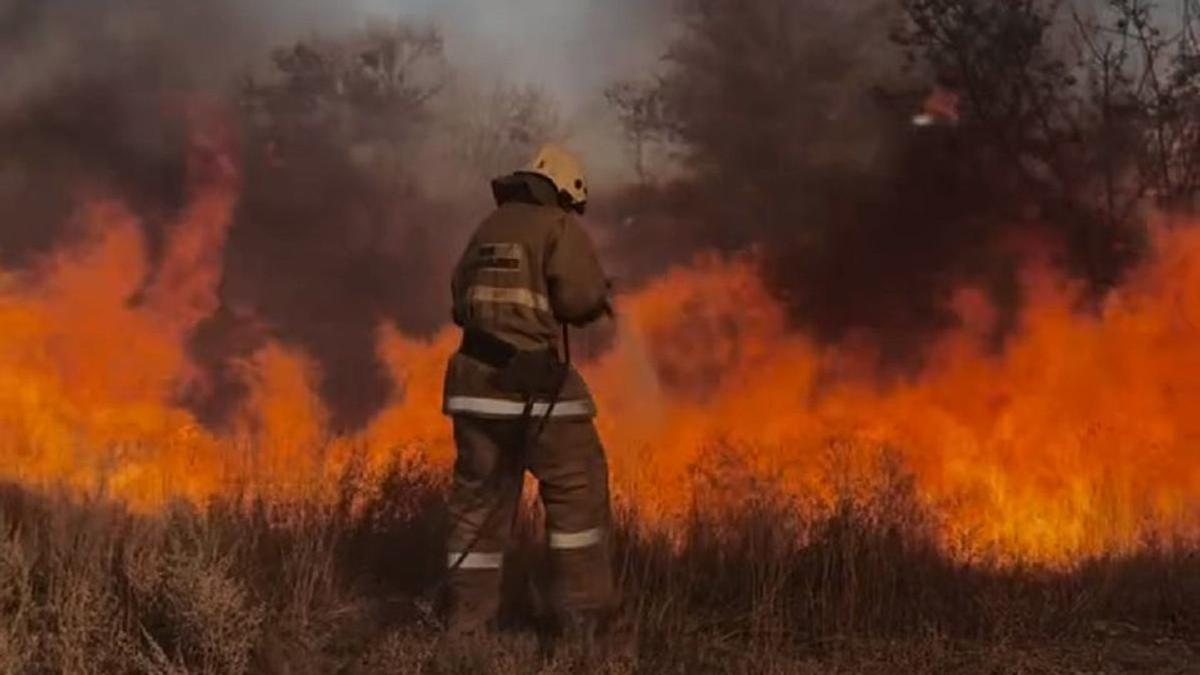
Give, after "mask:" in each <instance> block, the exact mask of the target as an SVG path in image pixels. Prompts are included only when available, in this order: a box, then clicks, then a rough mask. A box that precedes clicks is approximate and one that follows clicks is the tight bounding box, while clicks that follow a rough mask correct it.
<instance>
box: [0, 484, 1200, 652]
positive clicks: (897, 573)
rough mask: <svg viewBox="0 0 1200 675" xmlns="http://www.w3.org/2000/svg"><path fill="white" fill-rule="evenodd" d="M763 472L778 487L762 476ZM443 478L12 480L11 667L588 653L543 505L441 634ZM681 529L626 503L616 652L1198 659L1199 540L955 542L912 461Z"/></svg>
mask: <svg viewBox="0 0 1200 675" xmlns="http://www.w3.org/2000/svg"><path fill="white" fill-rule="evenodd" d="M760 487H761V486H760ZM442 488H443V485H442V483H441V481H440V478H438V477H436V476H431V475H429V474H427V473H425V472H424V471H422V470H420V469H414V468H412V467H407V468H399V469H397V470H396V471H394V472H393V473H392V474H391V475H390V476H389V478H388V479H387V480H386V481H385V482H384V483H383V485H382V486H381V487H378V488H372V489H368V488H366V487H364V486H363V485H362V484H361V483H360V482H358V481H355V480H353V479H349V478H348V479H347V480H346V481H345V483H344V484H343V485H342V490H341V492H342V497H343V498H342V501H341V502H340V503H338V504H333V505H329V506H323V507H317V506H314V505H311V504H294V505H267V504H263V503H260V502H253V501H249V500H230V501H228V502H222V503H216V504H212V505H211V506H209V507H208V508H207V509H204V510H197V509H194V508H191V507H188V506H186V505H173V506H171V507H170V508H168V509H166V510H165V512H164V513H163V514H161V515H160V516H155V517H138V516H134V515H132V514H129V513H127V512H125V511H124V510H122V509H121V508H120V507H119V506H117V505H114V504H111V503H104V502H100V501H81V500H79V499H77V498H68V497H66V496H62V495H46V494H33V493H30V492H29V491H26V490H23V489H19V488H15V487H11V488H7V489H4V490H3V491H2V492H0V675H9V674H14V675H15V674H26V673H30V674H32V673H147V674H150V673H154V674H163V675H166V674H183V673H197V674H199V673H204V674H213V675H217V674H227V673H228V674H232V673H295V674H299V673H354V674H363V675H370V674H375V673H418V672H424V671H423V668H424V666H425V664H426V663H427V661H428V660H429V658H430V656H431V655H432V654H433V653H434V651H435V650H448V649H455V650H457V652H458V656H460V657H461V658H460V659H459V661H458V670H457V671H456V672H464V673H465V672H497V673H557V672H562V673H567V672H578V671H579V669H580V666H579V663H578V658H579V655H578V654H577V653H576V652H575V651H574V649H573V648H572V647H571V646H569V645H568V646H567V647H565V648H564V649H562V650H560V651H559V652H558V653H557V655H556V656H555V657H554V658H552V659H549V660H547V659H543V658H542V657H541V656H540V655H539V650H538V644H537V640H536V636H535V628H534V627H535V626H537V625H538V624H539V617H538V614H539V610H538V606H539V603H538V602H537V600H536V598H537V597H538V593H537V592H536V591H537V584H536V583H533V581H532V579H535V578H537V575H536V573H534V572H533V571H535V570H537V569H538V568H539V567H540V565H541V564H542V560H541V559H540V554H539V550H540V549H539V548H538V546H537V545H536V542H535V541H534V540H535V538H536V537H535V534H533V533H535V532H536V531H537V527H536V523H534V522H527V523H525V524H524V525H525V526H524V527H523V528H522V529H523V531H524V537H523V541H522V544H521V546H520V547H519V549H518V550H516V551H514V553H513V556H512V559H513V560H512V563H513V564H512V565H510V573H509V575H508V578H507V583H506V585H507V588H508V602H507V609H506V611H505V614H504V617H503V622H502V624H503V625H502V630H501V631H499V632H498V633H497V634H496V635H495V636H492V637H489V638H486V639H484V642H483V643H480V644H468V645H463V644H459V645H444V644H440V643H439V642H438V631H437V627H436V621H435V620H434V618H433V617H432V615H430V614H429V613H428V612H427V611H426V609H427V604H426V600H428V594H427V592H426V591H427V589H429V588H431V587H433V586H435V585H436V583H437V581H438V578H439V566H440V564H441V561H442V560H443V558H442V550H443V548H442V546H443V544H442V537H443V529H444V522H445V521H444V516H443V513H442V501H441V499H442V498H441V495H442V493H443V492H442ZM748 494H754V495H755V498H753V499H747V500H743V501H741V502H740V503H739V504H738V505H737V506H736V507H732V508H726V509H723V510H707V511H704V512H700V511H697V512H696V513H695V514H694V515H693V517H692V519H691V521H690V522H689V523H688V524H687V525H686V526H685V527H684V528H683V529H682V531H680V532H677V533H676V535H677V536H676V538H675V539H674V540H668V538H666V537H665V536H663V535H662V534H660V533H654V532H646V531H645V530H644V529H642V528H638V527H636V526H635V524H636V523H637V522H638V519H637V516H636V514H635V513H632V512H629V511H625V512H623V513H621V514H620V518H619V521H620V523H621V525H620V527H619V530H618V532H617V547H618V551H617V552H618V555H617V572H618V573H619V575H620V579H621V587H622V589H623V595H624V602H623V606H622V609H621V611H620V613H619V615H618V616H617V617H616V619H615V620H614V623H613V626H612V629H611V630H610V631H609V635H608V637H607V638H606V640H605V645H606V647H607V648H606V650H605V656H604V658H603V659H602V662H601V663H598V664H595V666H594V668H593V670H594V671H595V672H607V673H881V674H882V673H893V672H912V673H945V672H956V673H1014V674H1016V673H1117V672H1154V673H1191V672H1200V655H1198V654H1197V650H1200V552H1197V551H1195V550H1188V549H1184V548H1180V547H1168V546H1161V547H1157V548H1154V547H1151V548H1147V549H1146V550H1145V551H1144V552H1143V553H1140V554H1138V555H1135V556H1131V557H1125V558H1120V559H1106V560H1094V561H1090V562H1089V563H1087V564H1085V565H1082V566H1081V567H1080V568H1079V569H1077V570H1075V571H1073V572H1070V573H1053V572H1049V571H1046V570H1038V569H1021V570H1011V569H1010V570H1006V571H998V570H990V569H981V568H978V567H967V566H962V565H958V564H955V563H953V562H951V561H950V560H948V559H947V558H945V557H944V556H942V555H941V554H940V553H939V551H938V549H937V548H936V547H935V546H934V545H933V543H932V539H931V537H930V536H928V527H927V522H928V521H927V519H926V518H925V517H924V516H923V515H922V514H921V513H920V511H919V509H917V508H916V507H914V506H913V503H914V502H913V500H912V499H911V497H910V496H909V494H908V491H907V488H906V487H905V484H904V482H903V481H894V482H893V484H890V485H889V486H886V487H885V488H881V489H880V490H878V494H877V495H876V496H875V497H873V498H871V499H868V500H865V501H864V500H855V501H854V502H851V501H847V502H846V503H845V504H843V505H842V506H841V508H839V509H838V510H836V512H835V513H833V514H832V515H829V516H827V517H824V518H822V519H820V520H819V521H816V522H813V521H812V519H811V518H806V517H805V515H804V514H802V513H799V512H797V511H796V510H795V509H794V507H792V506H789V505H788V503H787V502H785V501H783V500H780V499H775V498H772V497H771V492H770V490H769V489H768V490H763V489H756V490H755V491H753V492H749V493H748Z"/></svg>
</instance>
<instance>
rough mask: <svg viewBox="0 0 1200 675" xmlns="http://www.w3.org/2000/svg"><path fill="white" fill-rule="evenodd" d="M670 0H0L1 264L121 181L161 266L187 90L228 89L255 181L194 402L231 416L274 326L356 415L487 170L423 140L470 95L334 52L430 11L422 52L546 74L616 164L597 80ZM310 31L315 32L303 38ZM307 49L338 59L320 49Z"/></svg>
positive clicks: (435, 60) (439, 293)
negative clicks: (430, 99) (424, 97)
mask: <svg viewBox="0 0 1200 675" xmlns="http://www.w3.org/2000/svg"><path fill="white" fill-rule="evenodd" d="M661 4H665V3H638V2H632V1H630V0H622V1H621V2H616V3H613V2H601V1H600V0H584V1H581V2H575V3H558V2H550V1H549V0H522V1H521V2H517V3H493V2H484V1H483V0H448V1H445V2H433V1H432V0H387V1H385V0H353V1H351V2H346V3H328V2H323V1H322V0H257V1H255V2H238V1H237V0H212V1H209V2H203V3H197V2H192V1H191V0H93V1H90V2H77V1H75V0H0V81H3V82H4V83H5V85H4V87H3V89H2V90H0V147H3V148H4V152H3V153H0V220H2V221H3V222H4V223H5V227H4V228H2V229H0V264H3V266H4V267H5V268H9V269H11V268H19V267H22V266H27V265H29V264H31V263H32V262H33V261H34V260H36V259H38V258H39V257H41V256H44V255H46V254H47V253H48V252H49V251H51V250H53V249H54V248H55V247H57V246H59V245H61V244H62V243H63V242H64V241H67V240H69V239H71V238H72V237H73V236H75V234H76V233H74V232H72V231H71V230H70V229H69V228H70V227H71V224H72V223H73V222H77V219H73V218H72V217H71V216H72V214H73V212H75V211H77V210H78V209H79V208H80V207H81V205H82V204H83V203H85V202H87V201H88V200H90V199H92V198H95V197H105V198H108V197H113V198H117V199H120V200H121V201H122V202H124V203H125V204H126V205H127V207H128V208H129V209H131V210H132V211H133V212H134V213H135V214H136V215H137V216H138V220H139V222H140V223H142V226H143V228H144V232H143V234H144V236H145V238H146V240H147V243H148V248H149V252H150V255H151V256H152V257H153V258H154V259H153V260H151V261H150V263H151V265H150V269H154V267H155V265H156V261H157V259H158V258H159V257H161V256H162V255H163V254H164V251H163V249H164V247H165V242H167V241H169V240H170V229H171V228H172V227H173V226H174V224H175V223H177V222H178V219H179V216H180V214H181V212H182V211H183V210H184V209H185V208H186V202H187V200H188V197H189V195H188V190H189V186H188V183H187V168H188V165H187V148H188V136H189V133H190V132H191V131H192V130H191V129H189V122H188V114H187V111H188V110H189V109H190V108H192V107H194V106H197V105H202V106H204V107H205V108H206V109H217V110H223V111H224V115H225V117H226V118H227V119H226V122H227V124H228V125H229V126H230V127H232V128H235V129H240V130H241V133H240V134H239V135H240V136H241V139H242V140H241V144H240V148H239V153H240V156H239V157H237V158H234V159H235V161H238V162H239V163H240V164H242V165H243V175H244V181H243V183H244V187H243V193H242V195H241V199H240V201H239V207H238V210H237V213H236V214H235V222H234V224H233V227H232V228H231V230H230V233H229V239H228V242H227V245H226V248H225V254H224V257H225V260H224V264H223V269H224V276H223V279H222V282H221V286H220V307H219V308H218V309H217V310H216V311H215V313H214V314H213V316H212V317H210V318H209V319H208V320H206V321H204V322H202V323H201V324H200V325H199V327H198V328H197V330H196V331H195V333H194V335H193V336H192V339H191V349H192V352H193V357H194V359H195V360H196V361H197V362H198V363H199V365H200V366H201V367H202V369H203V371H204V372H205V373H206V374H207V376H206V377H204V378H200V379H198V380H197V381H196V383H195V387H194V388H193V389H192V390H189V391H188V392H187V393H186V394H185V395H186V398H187V402H188V403H189V404H190V405H191V406H192V407H193V408H194V409H195V410H196V411H197V412H198V413H200V415H201V417H202V418H203V419H205V420H206V421H207V422H209V423H211V424H217V425H219V424H221V423H222V422H223V421H225V420H228V419H231V414H232V413H233V411H234V410H235V409H236V407H237V406H238V405H239V401H240V400H241V399H242V397H243V396H244V394H245V393H246V389H245V383H244V382H243V380H242V375H241V373H240V371H239V370H238V366H237V365H236V364H237V363H239V362H244V360H245V359H246V358H248V357H249V356H250V355H251V354H252V353H253V352H254V351H255V350H257V349H259V348H261V347H262V346H263V345H264V344H265V343H266V341H267V340H268V339H278V340H280V341H282V342H284V343H285V344H290V345H293V346H296V347H299V348H300V349H302V350H303V351H304V352H305V353H307V354H309V355H310V356H311V357H312V358H313V359H314V361H315V363H316V365H317V366H318V369H319V371H320V373H321V379H320V381H319V386H320V390H321V393H322V395H323V397H324V398H325V400H326V403H327V405H328V406H329V408H330V409H331V411H332V414H333V422H334V425H335V426H336V427H338V428H352V427H357V426H361V425H362V424H364V423H365V422H366V420H367V419H369V417H370V416H371V415H372V414H373V413H374V412H375V411H376V410H378V409H379V408H380V406H381V405H382V404H383V403H384V402H385V401H386V400H387V398H388V396H390V395H391V393H392V391H391V387H392V386H393V384H392V383H391V382H390V380H389V379H388V378H387V377H386V376H385V374H384V373H385V369H384V368H383V367H382V366H381V364H380V363H379V362H378V359H377V356H376V353H375V344H376V332H377V329H378V327H379V326H380V325H381V324H383V323H390V324H393V325H396V326H398V327H399V328H401V329H402V330H404V331H405V332H407V333H410V334H422V333H429V332H431V331H433V330H435V329H437V328H438V327H440V326H441V325H443V324H444V323H445V320H446V315H447V312H446V307H445V305H446V303H447V302H448V298H447V297H446V295H447V291H446V289H447V287H448V277H449V268H450V266H451V265H452V263H453V261H454V258H455V256H456V253H457V248H458V247H459V246H460V245H461V243H462V240H464V239H465V237H466V234H467V231H468V230H469V228H470V227H471V225H472V224H474V222H475V221H476V220H477V219H478V218H479V217H480V216H481V215H482V207H484V206H485V205H486V201H485V200H486V195H487V185H486V180H485V179H484V177H482V176H481V177H479V179H478V180H473V181H472V182H477V183H478V184H477V185H473V186H471V187H470V190H471V192H470V194H460V195H456V194H452V193H450V194H448V191H447V190H445V189H441V190H435V189H431V187H438V186H437V185H433V186H431V182H434V181H439V180H441V178H442V177H444V176H447V175H452V174H454V173H469V170H470V169H471V167H465V166H458V165H453V164H451V165H449V166H447V161H448V160H447V159H446V157H445V156H444V155H445V154H446V153H439V152H430V150H429V148H428V147H427V145H428V144H429V143H430V142H437V143H449V142H453V141H454V139H453V138H452V134H449V133H447V131H446V130H447V129H451V130H452V129H453V128H454V127H453V125H450V124H448V123H447V120H445V119H431V113H432V112H436V113H437V114H440V115H442V116H443V117H445V116H454V115H456V114H458V112H459V111H456V110H455V109H454V107H453V106H454V105H456V104H458V103H457V100H456V99H453V98H449V97H446V96H443V97H442V98H443V99H445V102H443V103H442V104H439V105H437V106H429V107H428V109H425V108H424V107H422V106H417V105H414V106H411V107H410V108H403V107H401V108H395V109H389V110H388V112H387V114H382V113H381V114H378V115H375V116H374V117H373V116H372V114H371V113H365V114H364V113H363V110H365V108H362V107H360V108H359V109H356V110H352V111H348V110H338V109H336V107H337V106H338V105H340V102H339V101H331V100H329V97H328V96H326V97H325V98H324V99H321V98H320V97H321V96H322V94H321V93H320V92H316V93H313V92H306V91H304V88H305V87H307V86H309V85H314V86H315V87H317V88H318V89H319V87H320V86H321V85H320V84H319V83H320V82H321V81H323V80H322V78H324V77H326V75H328V74H329V72H331V71H327V70H321V69H322V68H334V69H338V68H340V69H341V71H339V72H340V74H339V75H337V76H336V77H339V78H345V77H351V78H352V77H353V76H354V73H353V72H352V71H353V70H354V69H355V68H361V67H363V62H360V61H358V60H356V59H358V53H357V52H355V51H354V50H356V49H360V48H362V45H363V44H365V43H369V41H370V39H372V37H371V36H372V35H373V34H374V33H373V31H374V32H375V33H377V32H378V30H377V29H379V30H382V31H383V32H384V33H386V32H387V31H388V30H393V31H395V30H397V29H395V26H396V24H395V23H390V22H394V21H395V19H396V17H401V18H403V19H404V21H405V26H408V27H415V28H412V31H413V32H412V34H411V35H407V37H405V34H404V31H406V30H410V29H409V28H401V29H398V30H399V33H393V35H395V34H401V39H402V41H403V40H405V39H408V38H413V39H414V40H416V41H417V42H419V41H420V39H423V37H424V33H422V32H421V30H420V28H419V27H420V26H423V25H426V24H428V25H436V26H437V28H438V30H439V32H440V33H441V35H442V37H443V38H444V40H442V41H433V42H429V43H428V44H426V45H425V46H426V47H428V48H429V51H428V52H426V53H424V54H423V56H422V59H424V60H425V61H427V62H428V64H429V67H430V68H431V69H432V70H433V71H435V72H434V74H433V75H431V77H432V78H434V79H436V78H438V77H441V76H442V75H443V73H442V72H441V70H439V69H440V68H442V66H444V67H445V73H444V75H445V77H446V84H447V85H453V87H455V88H457V89H458V90H460V91H461V90H463V89H464V88H465V89H471V88H474V89H477V90H479V91H482V92H488V91H491V90H492V89H493V88H494V87H497V86H502V85H508V84H511V85H512V86H517V87H525V86H528V87H533V88H535V89H537V90H539V91H541V92H544V94H545V98H546V100H548V101H552V102H553V103H554V105H556V106H557V114H558V115H559V117H560V118H561V119H562V120H563V125H562V126H563V129H560V132H561V133H566V134H573V135H575V136H577V137H581V136H589V137H590V138H591V139H592V142H591V145H592V146H593V147H596V148H600V149H602V150H604V151H605V152H607V153H608V156H610V160H609V163H610V165H612V164H614V163H615V160H614V159H612V156H615V153H611V152H609V151H608V149H609V148H610V147H611V146H612V145H613V144H612V143H610V142H607V141H608V139H607V138H606V137H605V135H606V134H608V133H609V130H608V129H604V128H603V127H602V126H599V127H598V125H597V123H596V118H597V117H602V116H597V115H596V110H595V108H596V105H597V102H598V101H600V100H601V97H600V90H601V89H602V88H603V85H604V84H606V83H607V82H609V81H610V80H612V79H616V78H619V77H624V76H627V75H628V74H630V73H631V72H633V71H636V70H637V69H638V68H639V67H641V66H643V65H645V64H646V63H648V62H651V61H653V60H654V58H655V57H656V56H657V54H656V49H657V47H656V45H657V42H656V35H657V32H658V31H659V30H660V29H661V27H662V25H663V24H664V22H665V18H666V12H665V11H664V10H663V9H662V6H661ZM369 24H370V25H373V26H375V27H376V28H371V29H367V28H366V27H367V26H368V25H369ZM380 27H382V28H380ZM389 27H390V28H389ZM318 36H319V37H318ZM385 39H386V38H385ZM300 40H304V41H305V42H306V44H307V45H310V46H312V47H313V48H315V49H316V50H317V51H316V52H311V53H310V52H306V51H304V50H305V49H307V48H308V47H305V48H301V49H299V50H296V51H293V52H289V51H288V50H290V49H292V45H295V44H297V42H298V41H300ZM280 49H282V50H284V51H282V52H280V51H279V50H280ZM322 50H324V51H322ZM314 54H316V55H317V56H315V57H314V56H313V55H314ZM310 57H313V58H317V59H318V60H320V59H332V60H331V61H328V62H327V63H326V62H324V61H321V62H320V63H319V64H318V65H316V66H314V65H313V63H316V62H309V61H306V59H310ZM280 58H284V59H290V61H288V63H290V64H291V65H290V66H281V65H280V64H281V63H283V62H281V61H280V60H279V59H280ZM298 64H299V65H298ZM305 64H307V65H305ZM322 64H323V65H322ZM285 67H293V68H295V67H298V68H300V69H301V71H303V69H304V68H309V67H311V68H314V69H312V70H309V71H303V72H301V71H294V72H292V73H290V74H289V73H286V72H283V71H282V70H281V68H285ZM298 72H299V73H300V74H297V73H298ZM305 73H307V74H305ZM248 75H252V76H253V79H252V80H250V82H253V83H254V84H253V86H252V87H251V86H247V82H248V81H247V80H246V79H245V78H246V77H247V76H248ZM310 76H315V77H316V79H315V80H314V79H311V78H310ZM288 78H291V79H290V80H289V79H288ZM306 78H309V79H306ZM346 81H350V80H346ZM314 83H316V84H314ZM343 84H344V83H343ZM393 84H396V86H398V87H399V89H398V91H400V92H401V93H404V92H405V91H406V90H405V89H404V87H406V86H408V83H407V82H402V83H393ZM434 84H435V85H436V82H435V83H434ZM297 86H298V87H299V89H296V87H297ZM341 86H343V85H342V84H339V85H337V86H336V87H334V89H337V88H338V87H341ZM289 87H290V88H289ZM449 88H450V87H449V86H447V87H444V88H443V89H445V90H448V89H449ZM438 89H439V87H437V86H433V87H431V89H430V91H431V92H436V91H437V90H438ZM251 90H253V91H254V92H255V97H257V99H255V101H257V103H254V102H253V101H251V100H250V99H251V98H253V97H249V96H248V94H247V92H248V91H251ZM407 93H409V94H412V93H413V92H411V91H410V92H407ZM310 94H311V95H310ZM417 94H421V92H417ZM314 97H316V98H314ZM420 97H421V96H416V98H420ZM262 98H266V99H267V100H266V102H265V103H264V102H263V101H261V100H258V99H262ZM416 98H414V100H416ZM318 100H319V101H320V102H319V103H318V104H317V108H315V109H314V110H316V112H315V113H314V114H310V112H311V111H309V110H308V106H310V104H312V103H313V102H314V101H318ZM464 100H467V99H466V98H464ZM473 100H474V101H476V102H477V101H478V100H479V98H478V97H476V98H475V99H473ZM485 100H486V99H485ZM446 102H448V103H446ZM251 103H254V105H251ZM248 106H249V107H248ZM331 106H332V107H331ZM447 106H449V107H447ZM250 108H254V109H250ZM602 121H605V122H607V120H602ZM597 128H601V130H600V131H596V129H597ZM486 132H487V130H486V129H484V130H483V133H486ZM429 139H436V141H430V140H429ZM536 141H537V139H531V141H530V142H536ZM578 144H579V143H577V145H578ZM593 154H594V156H595V157H602V156H605V154H604V152H600V151H597V152H595V153H593ZM431 158H433V159H432V161H435V162H436V163H437V166H433V165H431V164H430V161H431ZM594 164H603V162H595V163H594ZM457 185H461V183H458V184H456V187H457ZM152 281H153V280H152V279H147V280H146V283H147V284H150V283H152ZM143 301H144V298H142V297H140V296H135V297H133V298H130V302H133V303H137V302H143Z"/></svg>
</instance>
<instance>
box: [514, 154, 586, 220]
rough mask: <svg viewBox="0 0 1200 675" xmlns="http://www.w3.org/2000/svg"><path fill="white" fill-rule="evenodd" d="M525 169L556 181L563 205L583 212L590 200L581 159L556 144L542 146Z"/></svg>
mask: <svg viewBox="0 0 1200 675" xmlns="http://www.w3.org/2000/svg"><path fill="white" fill-rule="evenodd" d="M525 171H527V172H529V173H535V174H537V175H539V176H543V177H545V178H547V179H548V180H549V181H550V182H551V183H554V187H555V188H556V189H557V190H558V195H559V200H560V201H561V202H562V205H563V207H564V208H569V209H574V210H576V211H578V212H580V213H583V211H584V209H585V208H586V206H587V200H588V185H587V178H586V177H584V175H583V166H582V165H581V164H580V163H579V160H578V159H576V157H575V155H573V154H571V152H570V151H568V150H567V149H566V148H563V147H561V146H558V145H554V144H547V145H544V146H542V147H541V149H539V150H538V152H537V154H536V155H534V157H533V160H532V161H530V162H529V166H527V167H526V168H525Z"/></svg>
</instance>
